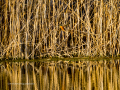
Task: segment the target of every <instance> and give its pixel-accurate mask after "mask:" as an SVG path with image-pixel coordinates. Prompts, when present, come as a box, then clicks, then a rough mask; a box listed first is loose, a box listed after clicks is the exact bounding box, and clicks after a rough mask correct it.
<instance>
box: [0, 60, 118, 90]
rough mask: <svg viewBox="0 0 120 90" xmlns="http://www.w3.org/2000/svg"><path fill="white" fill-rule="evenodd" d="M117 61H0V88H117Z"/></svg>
mask: <svg viewBox="0 0 120 90" xmlns="http://www.w3.org/2000/svg"><path fill="white" fill-rule="evenodd" d="M119 61H120V59H116V60H99V61H97V60H96V61H95V60H94V61H88V60H72V61H69V60H56V61H34V62H33V61H22V62H8V61H6V62H0V90H120V64H119Z"/></svg>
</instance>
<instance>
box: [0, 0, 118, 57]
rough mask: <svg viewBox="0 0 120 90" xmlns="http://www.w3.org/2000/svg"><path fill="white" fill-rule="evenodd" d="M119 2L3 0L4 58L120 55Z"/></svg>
mask: <svg viewBox="0 0 120 90" xmlns="http://www.w3.org/2000/svg"><path fill="white" fill-rule="evenodd" d="M118 4H119V0H1V1H0V58H25V59H30V58H32V59H34V58H40V57H54V56H59V57H62V56H65V57H66V56H68V57H73V56H77V57H80V56H91V57H94V56H118V55H120V15H119V7H118ZM61 25H62V27H64V31H63V30H62V29H61V28H60V26H61Z"/></svg>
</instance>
